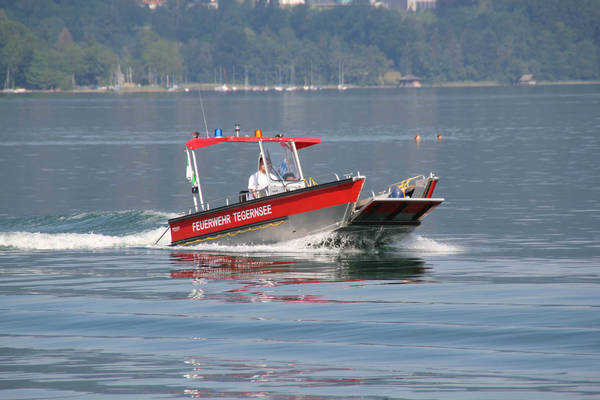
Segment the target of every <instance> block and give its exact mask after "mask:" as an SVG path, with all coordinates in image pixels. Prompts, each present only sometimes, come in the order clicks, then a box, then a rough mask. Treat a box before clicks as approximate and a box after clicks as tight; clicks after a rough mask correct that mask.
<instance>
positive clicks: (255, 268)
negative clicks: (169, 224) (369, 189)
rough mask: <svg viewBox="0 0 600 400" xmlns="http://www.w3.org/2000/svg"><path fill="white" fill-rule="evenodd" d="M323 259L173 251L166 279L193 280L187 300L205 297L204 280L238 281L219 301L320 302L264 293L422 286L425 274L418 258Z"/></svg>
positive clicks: (309, 297)
mask: <svg viewBox="0 0 600 400" xmlns="http://www.w3.org/2000/svg"><path fill="white" fill-rule="evenodd" d="M322 258H324V259H320V260H318V261H317V260H306V259H299V258H292V257H285V256H278V257H273V256H263V257H259V256H246V255H237V254H232V255H231V254H210V253H204V252H177V253H171V262H172V264H174V265H176V266H177V269H175V270H172V271H171V278H175V279H181V278H184V279H192V280H193V283H194V286H195V287H194V289H193V290H192V292H191V293H190V295H189V298H191V299H195V300H200V299H206V298H207V296H206V294H205V292H204V290H203V289H202V287H201V286H202V285H204V284H205V283H206V282H207V281H210V280H233V281H237V282H236V284H239V287H237V288H235V289H232V290H229V291H227V293H226V295H225V296H222V295H223V293H222V294H221V296H219V297H220V299H221V300H226V301H238V302H239V301H241V302H274V301H307V302H319V301H327V300H323V299H322V298H321V297H320V296H318V295H315V294H311V293H307V292H306V290H303V292H302V293H301V294H278V295H275V294H273V293H269V292H267V291H265V289H268V288H274V287H281V286H287V285H308V284H318V283H333V282H360V281H368V280H385V281H393V282H392V283H403V284H408V283H419V282H422V279H421V278H422V275H423V274H424V273H425V271H426V267H425V262H424V261H423V260H422V259H420V258H418V257H402V256H398V255H388V254H369V253H358V254H337V255H327V256H322ZM213 297H214V296H213ZM213 297H209V298H213Z"/></svg>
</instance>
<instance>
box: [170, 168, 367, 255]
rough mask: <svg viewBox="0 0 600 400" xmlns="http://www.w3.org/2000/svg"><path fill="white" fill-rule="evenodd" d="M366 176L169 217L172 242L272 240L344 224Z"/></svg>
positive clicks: (290, 237) (330, 229) (266, 241)
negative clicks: (172, 217)
mask: <svg viewBox="0 0 600 400" xmlns="http://www.w3.org/2000/svg"><path fill="white" fill-rule="evenodd" d="M363 184H364V177H354V178H349V179H344V180H340V181H335V182H330V183H326V184H322V185H315V186H311V187H308V188H304V189H299V190H295V191H292V192H285V193H281V194H276V195H273V196H267V197H264V198H260V199H256V200H251V201H247V202H242V203H236V204H232V205H229V206H225V207H220V208H217V209H214V210H209V211H201V212H197V213H194V214H190V215H186V216H183V217H179V218H174V219H171V220H169V227H170V230H171V245H174V246H188V245H195V244H201V243H219V244H225V245H235V244H270V243H276V242H281V241H286V240H292V239H296V238H301V237H306V236H309V235H312V234H315V233H319V232H324V231H334V230H336V229H339V228H341V227H343V226H345V225H346V224H347V223H348V221H349V220H350V218H351V216H352V211H353V209H354V204H355V203H356V200H357V199H358V196H359V194H360V191H361V189H362V186H363Z"/></svg>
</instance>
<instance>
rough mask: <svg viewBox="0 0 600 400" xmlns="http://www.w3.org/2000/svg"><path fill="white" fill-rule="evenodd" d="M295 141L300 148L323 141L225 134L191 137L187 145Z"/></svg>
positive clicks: (206, 145)
mask: <svg viewBox="0 0 600 400" xmlns="http://www.w3.org/2000/svg"><path fill="white" fill-rule="evenodd" d="M261 141H262V142H294V143H296V148H297V149H298V150H300V149H302V148H304V147H308V146H312V145H313V144H319V143H321V139H318V138H293V137H270V136H269V137H265V136H263V137H256V136H223V137H211V138H198V139H191V140H189V141H188V142H187V143H186V144H185V145H186V146H187V148H188V149H190V150H196V149H200V148H202V147H208V146H212V145H213V144H218V143H223V142H238V143H256V142H261Z"/></svg>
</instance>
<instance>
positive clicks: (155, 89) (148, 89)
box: [0, 81, 600, 94]
mask: <svg viewBox="0 0 600 400" xmlns="http://www.w3.org/2000/svg"><path fill="white" fill-rule="evenodd" d="M599 84H600V81H541V82H537V83H536V84H535V85H532V86H523V87H535V86H569V85H599ZM221 86H223V85H220V84H212V83H211V84H204V83H202V84H199V83H190V84H186V85H182V86H181V87H178V88H176V89H173V88H171V89H167V88H165V87H162V86H131V87H120V88H107V87H104V88H96V89H93V88H77V89H73V90H50V89H23V88H16V89H4V90H2V91H0V93H5V94H22V93H72V94H77V93H180V92H195V91H202V92H219V91H218V90H217V88H219V87H221ZM512 86H518V85H509V84H505V83H500V82H494V81H482V82H441V83H424V84H422V85H421V87H419V88H416V87H399V86H395V85H383V86H354V85H347V86H345V87H344V90H356V89H427V88H475V87H512ZM257 88H261V87H260V86H250V87H248V88H244V87H236V86H235V85H232V86H231V90H230V92H258V93H261V92H265V91H264V90H262V89H257ZM322 90H325V91H331V90H339V89H338V87H337V86H336V85H323V86H319V88H318V90H316V91H322ZM275 91H276V90H274V89H273V87H269V89H268V92H275ZM278 91H282V92H286V91H290V90H286V89H285V88H284V89H283V90H278ZM294 91H298V92H304V91H311V90H307V89H304V88H303V87H301V86H299V87H296V88H295V89H294ZM312 91H314V90H312Z"/></svg>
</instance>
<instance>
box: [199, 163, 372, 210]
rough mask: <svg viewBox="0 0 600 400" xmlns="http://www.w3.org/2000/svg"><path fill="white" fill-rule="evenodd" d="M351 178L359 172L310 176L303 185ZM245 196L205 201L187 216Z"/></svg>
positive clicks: (244, 198) (239, 199)
mask: <svg viewBox="0 0 600 400" xmlns="http://www.w3.org/2000/svg"><path fill="white" fill-rule="evenodd" d="M353 176H360V172H357V173H356V174H354V173H353V172H349V173H344V174H342V178H340V175H339V174H336V173H335V172H330V173H327V174H323V175H317V176H314V177H312V176H311V177H308V178H306V179H304V184H305V187H312V186H317V185H320V184H323V183H329V182H333V180H332V178H335V181H339V180H341V179H350V178H352V177H353ZM293 190H296V189H292V190H290V191H293ZM263 191H265V193H264V195H266V189H263ZM247 195H248V192H247V191H245V190H242V191H240V192H239V193H238V194H232V195H229V196H226V197H219V198H216V199H211V200H207V201H205V202H204V203H200V204H198V208H196V206H192V207H190V208H189V209H188V214H193V213H195V212H197V211H208V210H210V209H211V208H218V207H226V206H229V205H231V204H236V203H243V202H244V201H246V199H247V197H246V196H247ZM261 197H262V196H261Z"/></svg>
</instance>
